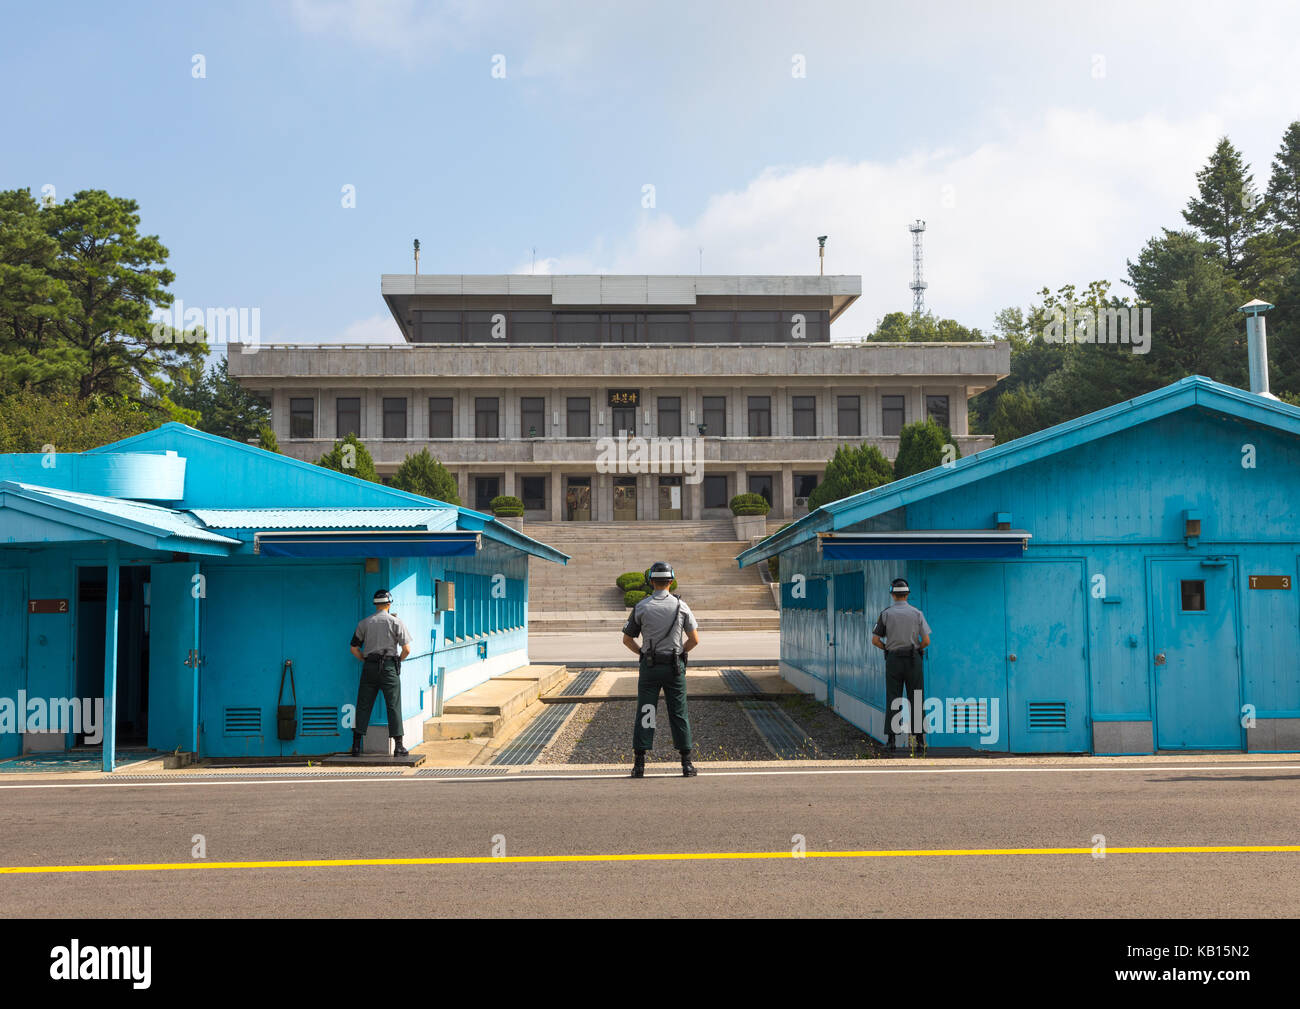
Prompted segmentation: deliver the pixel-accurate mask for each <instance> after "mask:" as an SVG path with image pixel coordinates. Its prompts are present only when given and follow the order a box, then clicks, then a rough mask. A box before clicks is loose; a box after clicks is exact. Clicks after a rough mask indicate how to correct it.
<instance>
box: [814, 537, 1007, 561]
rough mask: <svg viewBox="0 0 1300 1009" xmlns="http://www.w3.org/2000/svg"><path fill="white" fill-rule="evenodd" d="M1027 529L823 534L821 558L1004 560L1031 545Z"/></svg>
mask: <svg viewBox="0 0 1300 1009" xmlns="http://www.w3.org/2000/svg"><path fill="white" fill-rule="evenodd" d="M1030 535H1031V534H1030V533H1029V532H1027V531H1026V530H1024V529H996V530H995V529H905V530H900V531H898V532H873V533H823V534H821V536H820V537H819V543H820V545H821V551H822V556H823V557H824V558H826V559H827V560H832V561H903V560H916V561H921V560H1005V559H1008V558H1012V559H1014V558H1016V557H1020V556H1022V555H1023V554H1024V552H1025V547H1026V546H1028V544H1029V539H1030Z"/></svg>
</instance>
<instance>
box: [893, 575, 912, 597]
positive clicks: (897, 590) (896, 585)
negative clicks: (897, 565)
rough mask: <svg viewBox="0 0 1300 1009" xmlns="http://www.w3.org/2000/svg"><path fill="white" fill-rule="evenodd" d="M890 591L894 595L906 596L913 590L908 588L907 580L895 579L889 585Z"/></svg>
mask: <svg viewBox="0 0 1300 1009" xmlns="http://www.w3.org/2000/svg"><path fill="white" fill-rule="evenodd" d="M889 591H890V592H891V593H893V594H894V595H899V596H905V595H907V594H908V593H909V592H911V591H912V590H911V589H910V588H908V586H907V579H906V578H895V579H894V580H893V581H892V582H890V583H889Z"/></svg>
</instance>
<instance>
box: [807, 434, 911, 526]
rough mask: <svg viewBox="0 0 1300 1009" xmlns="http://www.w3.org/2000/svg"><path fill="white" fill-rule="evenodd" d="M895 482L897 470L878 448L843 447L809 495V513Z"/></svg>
mask: <svg viewBox="0 0 1300 1009" xmlns="http://www.w3.org/2000/svg"><path fill="white" fill-rule="evenodd" d="M893 479H894V468H893V467H892V466H890V464H889V460H888V459H886V458H885V456H884V453H882V452H881V451H880V449H878V448H876V446H874V445H867V444H865V443H864V444H862V445H859V446H858V447H857V448H850V447H849V446H847V445H841V446H839V447H838V448H837V449H836V450H835V454H834V455H833V456H831V460H830V462H828V463H827V464H826V475H825V476H824V477H823V478H822V482H821V483H819V484H818V485H817V486H816V487H815V488H814V489H813V492H812V493H811V494H810V495H808V510H809V511H812V510H814V509H816V508H820V507H821V506H822V505H824V504H830V503H831V502H832V501H838V500H840V499H841V498H846V497H849V496H851V495H853V494H861V493H862V492H863V491H867V490H871V489H872V488H873V487H879V486H880V485H881V484H886V483H889V482H890V481H891V480H893Z"/></svg>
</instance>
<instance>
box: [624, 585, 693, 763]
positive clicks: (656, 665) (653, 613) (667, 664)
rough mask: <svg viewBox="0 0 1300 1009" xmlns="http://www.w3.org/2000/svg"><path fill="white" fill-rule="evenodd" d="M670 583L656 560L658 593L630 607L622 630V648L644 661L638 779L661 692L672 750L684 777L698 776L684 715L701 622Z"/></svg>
mask: <svg viewBox="0 0 1300 1009" xmlns="http://www.w3.org/2000/svg"><path fill="white" fill-rule="evenodd" d="M672 583H673V569H672V567H671V566H670V565H668V564H666V563H665V562H664V561H655V563H654V564H652V565H651V567H650V585H651V587H652V588H653V589H654V594H653V595H649V596H646V597H645V598H644V599H642V600H640V601H639V602H638V603H637V604H636V605H635V606H633V607H632V613H631V615H630V616H629V617H628V618H627V624H626V626H624V628H623V645H624V646H625V647H626V648H627V649H628V650H629V651H633V652H636V653H637V655H638V656H639V657H640V660H641V672H640V675H639V676H638V677H637V688H636V720H635V722H633V729H632V746H633V748H634V749H635V750H636V760H635V762H634V763H633V764H632V777H634V778H644V777H645V755H646V751H647V750H649V749H652V748H653V747H654V740H655V723H654V719H655V712H656V711H657V710H658V708H659V691H660V690H663V692H664V701H665V702H666V703H667V705H668V725H669V727H670V728H671V729H672V732H673V746H675V747H676V748H677V750H678V752H679V753H681V755H682V777H684V778H690V777H694V776H695V774H696V773H697V772H696V770H695V765H694V764H692V763H691V723H690V721H689V720H688V719H687V717H686V653H687V652H689V651H690V650H691V649H692V648H694V647H695V646H696V645H698V644H699V643H700V635H699V633H698V631H697V628H698V627H699V622H698V621H697V620H696V619H695V614H694V613H692V612H691V608H690V607H689V606H687V605H686V604H685V603H684V602H682V600H681V599H680V598H678V597H677V596H672V595H669V594H668V589H669V587H670V586H671V585H672ZM637 637H640V638H641V644H640V645H638V644H637V643H636V638H637Z"/></svg>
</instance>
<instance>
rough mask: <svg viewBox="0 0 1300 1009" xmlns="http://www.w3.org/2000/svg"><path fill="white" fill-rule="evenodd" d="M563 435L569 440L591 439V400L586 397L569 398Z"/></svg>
mask: <svg viewBox="0 0 1300 1009" xmlns="http://www.w3.org/2000/svg"><path fill="white" fill-rule="evenodd" d="M565 433H566V434H567V435H568V436H569V437H570V438H590V437H591V399H590V397H587V396H570V397H569V410H568V426H567V427H566V428H565Z"/></svg>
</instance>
